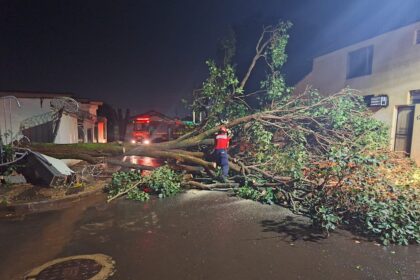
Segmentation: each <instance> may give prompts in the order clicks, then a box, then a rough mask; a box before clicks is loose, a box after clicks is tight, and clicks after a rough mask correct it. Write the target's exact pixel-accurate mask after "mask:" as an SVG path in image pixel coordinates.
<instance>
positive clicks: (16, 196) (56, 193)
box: [0, 179, 109, 205]
mask: <svg viewBox="0 0 420 280" xmlns="http://www.w3.org/2000/svg"><path fill="white" fill-rule="evenodd" d="M108 181H109V180H108V179H97V180H95V181H92V182H87V183H83V184H76V185H74V186H71V187H58V188H47V187H39V186H33V185H31V184H22V185H13V186H7V187H6V186H0V202H1V203H2V204H5V205H13V204H19V203H28V202H39V201H45V200H49V199H51V200H52V199H54V200H55V199H61V198H65V197H67V196H70V195H74V194H80V193H84V192H90V191H93V190H97V189H102V188H104V187H105V186H106V184H107V183H108Z"/></svg>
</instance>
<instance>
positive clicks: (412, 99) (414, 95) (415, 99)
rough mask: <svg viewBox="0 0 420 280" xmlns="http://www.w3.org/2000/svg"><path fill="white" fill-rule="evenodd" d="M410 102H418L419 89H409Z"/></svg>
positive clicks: (419, 100)
mask: <svg viewBox="0 0 420 280" xmlns="http://www.w3.org/2000/svg"><path fill="white" fill-rule="evenodd" d="M410 103H411V104H420V89H418V90H412V91H410Z"/></svg>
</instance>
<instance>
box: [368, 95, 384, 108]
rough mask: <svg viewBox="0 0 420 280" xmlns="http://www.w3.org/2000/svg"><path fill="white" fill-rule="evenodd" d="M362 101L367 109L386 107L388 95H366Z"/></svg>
mask: <svg viewBox="0 0 420 280" xmlns="http://www.w3.org/2000/svg"><path fill="white" fill-rule="evenodd" d="M364 99H365V102H366V105H367V106H368V107H388V105H389V97H388V95H378V96H374V95H367V96H365V97H364Z"/></svg>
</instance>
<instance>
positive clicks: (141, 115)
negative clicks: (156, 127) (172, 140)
mask: <svg viewBox="0 0 420 280" xmlns="http://www.w3.org/2000/svg"><path fill="white" fill-rule="evenodd" d="M143 116H150V117H159V118H162V119H165V120H173V119H172V118H171V117H168V116H167V115H165V114H162V113H160V112H158V111H155V110H150V111H147V112H144V113H142V114H138V115H135V116H132V117H131V119H135V118H139V117H143Z"/></svg>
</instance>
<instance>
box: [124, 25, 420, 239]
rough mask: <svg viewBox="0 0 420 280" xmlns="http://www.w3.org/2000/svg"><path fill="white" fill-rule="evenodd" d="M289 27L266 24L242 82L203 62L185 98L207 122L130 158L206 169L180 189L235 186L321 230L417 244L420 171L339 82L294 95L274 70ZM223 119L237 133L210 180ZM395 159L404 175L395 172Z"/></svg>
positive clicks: (226, 69) (228, 68)
mask: <svg viewBox="0 0 420 280" xmlns="http://www.w3.org/2000/svg"><path fill="white" fill-rule="evenodd" d="M289 27H290V24H289V23H280V24H278V25H276V26H268V27H266V28H264V30H263V32H262V34H261V37H260V38H259V40H258V42H257V46H256V49H255V50H256V52H255V56H254V57H253V58H252V59H251V63H250V66H249V68H248V70H247V71H246V73H245V75H244V77H243V79H242V80H240V81H239V79H237V78H236V74H235V71H236V70H235V67H233V66H232V65H231V64H230V63H225V64H224V65H222V66H220V65H217V64H216V63H215V62H213V61H208V62H207V65H208V66H209V72H210V74H209V77H208V79H207V80H206V81H205V82H204V83H203V87H202V89H200V90H196V91H194V95H193V100H192V104H191V105H190V106H191V109H193V110H195V111H196V112H203V113H204V114H205V116H206V118H205V120H204V122H203V123H202V124H201V125H200V126H198V127H197V128H196V129H194V130H193V131H191V132H190V133H188V134H186V135H184V136H182V137H180V138H179V139H176V140H173V141H169V142H164V143H156V144H151V145H141V146H138V147H136V148H134V149H132V150H130V151H129V152H128V155H138V156H149V157H156V158H162V159H165V160H167V161H168V162H169V163H172V166H175V165H182V166H184V167H187V166H200V167H202V168H203V170H205V176H204V177H203V174H202V173H201V174H200V175H196V174H192V175H191V177H188V180H183V182H181V183H180V184H181V186H183V187H185V188H198V189H214V188H234V190H235V193H236V194H237V195H239V196H241V197H244V198H250V199H254V200H259V201H262V202H266V203H279V204H282V205H285V206H288V207H290V208H291V209H292V210H293V211H294V212H296V213H301V214H304V215H308V216H309V217H311V218H312V219H313V220H314V222H315V223H316V224H318V225H320V226H321V227H322V228H324V229H325V230H326V231H327V232H329V231H330V230H332V229H334V228H335V227H336V226H337V225H339V224H352V225H354V228H357V229H359V230H360V231H361V232H364V233H366V234H369V235H373V236H377V237H379V238H380V239H381V240H382V241H383V242H384V243H388V242H395V243H399V244H407V243H408V242H419V240H420V235H419V232H420V229H419V227H420V226H419V218H420V214H419V213H420V211H419V203H418V202H419V199H418V190H419V185H420V183H419V181H420V180H419V179H420V178H417V179H416V180H414V181H413V180H412V178H414V177H415V172H418V171H416V170H417V169H416V167H415V165H414V164H412V163H410V162H409V160H408V159H406V158H405V157H398V156H396V155H395V154H393V153H390V152H389V151H388V145H389V144H388V131H387V128H386V127H385V126H384V125H383V124H382V123H381V122H379V121H376V120H374V119H373V118H371V112H370V111H369V110H368V109H367V108H366V106H365V105H364V102H363V99H362V98H361V97H359V96H358V93H357V92H355V91H353V90H350V89H345V90H343V91H341V92H339V93H336V94H332V95H327V96H325V95H321V94H319V93H318V92H317V91H315V90H312V89H310V88H308V89H307V90H306V91H305V92H304V93H303V94H301V95H299V96H296V95H293V94H292V89H290V88H288V87H287V86H286V84H285V81H284V78H283V76H282V75H281V73H280V68H281V67H282V65H283V64H284V63H285V61H286V58H287V56H286V54H285V47H286V44H287V41H288V35H287V30H288V28H289ZM227 51H228V50H227ZM230 53H231V52H230ZM260 60H261V63H259V61H260ZM225 62H226V61H225ZM262 62H263V63H264V64H265V66H266V71H267V77H266V79H265V80H264V81H262V82H261V85H262V86H261V88H260V89H258V90H256V91H251V92H247V91H246V89H247V87H246V84H247V82H248V80H249V78H250V76H251V75H252V72H253V71H254V70H255V68H256V66H257V65H261V64H262ZM222 125H224V126H226V127H228V128H229V129H231V130H232V132H233V135H234V137H233V143H232V146H231V148H230V150H229V154H230V157H231V160H230V161H231V162H230V167H231V169H230V170H231V171H230V174H231V178H230V179H231V182H230V183H227V184H226V183H219V182H217V174H218V169H217V168H214V166H213V164H212V160H211V158H210V157H209V154H211V149H212V143H213V140H212V139H213V137H214V134H215V133H216V132H217V131H218V130H219V128H220V127H221V126H222ZM174 163H175V165H174ZM400 165H404V166H405V167H406V170H407V173H406V174H402V173H399V174H398V173H395V171H396V170H398V166H400ZM185 172H186V173H189V172H188V170H187V171H185ZM388 173H391V174H394V175H396V176H397V177H398V179H397V180H395V178H390V177H389V176H386V175H385V174H388ZM162 180H163V181H165V179H164V178H162Z"/></svg>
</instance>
